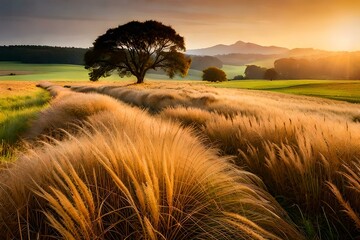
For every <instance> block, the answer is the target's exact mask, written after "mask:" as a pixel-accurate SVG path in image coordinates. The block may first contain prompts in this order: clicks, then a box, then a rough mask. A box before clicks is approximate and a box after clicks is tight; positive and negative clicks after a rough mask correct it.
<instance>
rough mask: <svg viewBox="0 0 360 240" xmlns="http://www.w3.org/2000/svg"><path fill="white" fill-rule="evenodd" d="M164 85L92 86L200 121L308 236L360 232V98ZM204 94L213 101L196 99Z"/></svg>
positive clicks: (185, 120)
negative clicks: (358, 101)
mask: <svg viewBox="0 0 360 240" xmlns="http://www.w3.org/2000/svg"><path fill="white" fill-rule="evenodd" d="M148 88H149V87H148ZM160 88H161V89H160V90H157V89H151V87H150V89H145V90H141V89H132V88H123V87H121V88H112V90H111V91H108V90H107V89H106V88H104V87H103V88H93V89H92V91H97V92H101V93H104V94H108V95H111V96H113V97H116V98H118V99H120V100H122V101H125V102H127V103H131V104H133V105H136V106H139V107H143V108H150V109H151V110H154V109H155V110H156V111H151V112H156V113H159V114H158V116H159V118H161V119H163V118H169V119H172V120H175V121H178V122H180V123H182V124H183V125H186V126H193V127H195V128H196V129H197V131H198V132H199V133H202V134H203V136H204V137H205V138H206V139H205V140H204V142H205V143H210V144H211V145H216V146H218V147H219V148H220V149H221V150H222V154H225V155H226V154H231V155H235V156H237V157H236V160H235V161H236V164H237V165H239V166H242V167H244V168H245V169H246V170H249V171H251V172H252V173H254V174H256V175H257V176H259V177H260V178H261V179H262V180H263V181H264V183H265V184H266V186H267V188H268V190H269V192H270V193H271V194H272V195H273V196H275V197H276V198H277V199H278V200H279V201H280V202H281V204H282V205H283V206H284V207H285V208H286V209H287V211H288V212H289V214H290V215H291V216H292V218H293V219H294V220H295V221H296V222H297V224H299V226H302V227H303V229H304V231H306V232H307V237H308V238H320V239H337V238H340V237H345V238H350V239H351V238H356V237H357V236H359V235H360V233H359V228H358V223H359V222H358V220H359V216H360V211H359V209H360V205H359V201H358V199H360V195H359V191H358V186H359V185H358V183H359V181H358V180H359V171H358V170H359V169H358V166H359V162H360V160H359V159H360V151H359V149H360V127H359V122H358V121H356V119H357V117H358V116H359V114H360V108H359V106H358V105H356V104H349V103H343V102H336V101H330V100H323V99H316V98H309V97H300V96H292V95H284V94H275V93H264V92H254V91H230V90H219V89H210V88H204V87H196V86H195V87H193V88H191V89H188V88H187V86H179V87H177V89H176V88H174V87H169V85H167V86H163V87H160ZM73 89H74V90H77V91H83V90H84V89H83V88H73ZM164 90H165V91H164ZM85 91H86V89H85ZM123 92H126V93H127V94H125V97H124V96H123V95H122V94H123ZM159 94H160V95H163V97H158V98H157V101H149V95H154V96H159ZM127 96H128V97H127ZM170 96H173V97H170ZM177 96H181V98H179V97H177ZM204 96H206V99H211V100H206V101H196V99H198V100H199V99H204V98H203V97H204ZM169 99H170V100H169ZM149 106H151V107H149ZM166 106H167V107H166Z"/></svg>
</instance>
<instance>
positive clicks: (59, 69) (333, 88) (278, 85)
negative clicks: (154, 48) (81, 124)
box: [0, 62, 360, 103]
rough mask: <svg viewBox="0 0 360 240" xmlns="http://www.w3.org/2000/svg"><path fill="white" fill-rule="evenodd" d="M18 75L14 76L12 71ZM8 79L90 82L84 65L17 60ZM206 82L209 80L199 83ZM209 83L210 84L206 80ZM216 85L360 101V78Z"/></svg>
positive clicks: (195, 74)
mask: <svg viewBox="0 0 360 240" xmlns="http://www.w3.org/2000/svg"><path fill="white" fill-rule="evenodd" d="M223 70H224V71H225V72H226V74H227V77H228V78H229V79H231V78H233V77H234V76H236V75H240V74H243V73H244V70H245V67H244V66H231V65H224V67H223ZM11 73H13V74H16V75H15V76H10V75H9V74H11ZM201 76H202V72H201V71H198V70H192V69H190V70H189V74H188V76H187V77H185V78H184V79H182V78H181V77H175V78H174V81H183V82H187V81H194V83H195V82H196V81H197V80H201ZM146 79H147V80H148V81H151V80H168V77H167V76H164V75H161V74H156V73H155V74H154V73H150V74H148V75H147V76H146ZM4 81H63V82H74V81H78V82H87V81H89V80H88V72H87V70H85V69H84V68H83V66H77V65H61V64H53V65H52V64H21V63H14V62H0V82H4ZM117 81H120V82H129V81H130V82H131V81H135V78H134V77H130V78H126V77H125V78H120V77H119V76H116V75H113V76H111V77H108V78H105V79H102V80H100V82H117ZM198 83H200V84H203V83H205V82H202V81H201V82H198ZM205 84H208V83H205ZM208 85H210V86H214V87H221V88H242V89H253V90H266V91H274V92H282V93H291V94H299V95H307V96H316V97H323V98H330V99H336V100H343V101H348V102H353V103H359V102H360V81H348V80H281V81H280V80H277V81H267V80H238V81H228V82H223V83H210V84H208Z"/></svg>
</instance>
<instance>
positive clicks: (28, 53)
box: [0, 46, 223, 71]
mask: <svg viewBox="0 0 360 240" xmlns="http://www.w3.org/2000/svg"><path fill="white" fill-rule="evenodd" d="M87 50H88V49H86V48H69V47H49V46H0V61H9V62H21V63H40V64H46V63H47V64H75V65H84V54H85V53H86V51H87ZM189 57H191V59H192V64H191V67H190V68H191V69H196V70H199V71H202V70H203V69H206V68H208V67H218V68H222V66H223V63H222V61H220V60H219V59H218V58H216V57H210V56H204V57H202V56H189Z"/></svg>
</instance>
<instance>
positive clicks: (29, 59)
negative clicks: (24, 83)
mask: <svg viewBox="0 0 360 240" xmlns="http://www.w3.org/2000/svg"><path fill="white" fill-rule="evenodd" d="M86 51H87V49H85V48H68V47H48V46H0V61H14V62H22V63H42V64H45V63H48V64H76V65H83V64H84V54H85V52H86Z"/></svg>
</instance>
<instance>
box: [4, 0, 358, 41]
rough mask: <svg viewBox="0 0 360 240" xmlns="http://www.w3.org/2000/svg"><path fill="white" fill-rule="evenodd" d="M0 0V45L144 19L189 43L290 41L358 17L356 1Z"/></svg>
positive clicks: (86, 36)
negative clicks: (164, 26)
mask: <svg viewBox="0 0 360 240" xmlns="http://www.w3.org/2000/svg"><path fill="white" fill-rule="evenodd" d="M0 1H1V8H0V18H1V22H0V32H1V33H3V32H6V33H7V34H6V36H5V34H1V35H0V44H4V43H5V42H9V41H11V39H13V42H16V41H25V40H28V39H33V42H35V41H37V40H39V38H41V39H42V42H46V41H47V42H48V44H52V42H53V41H54V39H55V40H56V39H57V42H59V41H61V39H63V41H64V43H65V42H66V45H71V42H69V41H72V40H71V36H72V35H73V36H76V37H77V40H76V43H77V44H79V42H83V45H82V46H88V45H89V42H90V43H91V42H92V41H93V39H94V38H95V37H96V36H97V35H99V34H101V33H103V32H105V31H106V29H108V28H110V27H115V26H117V25H119V24H123V23H126V22H128V21H131V20H147V19H154V20H158V21H162V22H163V23H164V24H167V25H172V26H173V27H174V28H175V29H176V30H177V31H179V32H180V33H181V34H182V35H184V36H185V37H186V39H187V40H188V42H189V45H191V46H193V47H200V45H202V46H204V45H205V46H207V45H211V44H216V43H231V42H234V41H236V40H245V41H256V42H258V43H265V42H270V40H269V38H271V41H272V42H271V43H270V44H283V45H286V43H288V44H287V45H291V43H292V42H293V43H294V44H295V43H297V42H299V43H301V41H296V39H295V38H294V36H297V35H299V36H302V38H305V37H307V38H311V36H314V34H315V33H317V32H319V33H321V31H322V30H323V29H324V28H325V27H326V26H328V25H330V24H333V22H334V19H338V18H341V17H342V16H347V15H353V16H355V17H356V16H357V17H359V13H358V9H360V1H358V0H316V1H314V0H102V1H100V0H0ZM39 36H40V37H39ZM65 36H68V37H65ZM80 36H82V38H83V40H82V41H81V37H80ZM319 36H321V35H320V34H319ZM286 39H287V40H286ZM294 41H295V42H294ZM74 42H75V40H74ZM289 43H290V44H289Z"/></svg>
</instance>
